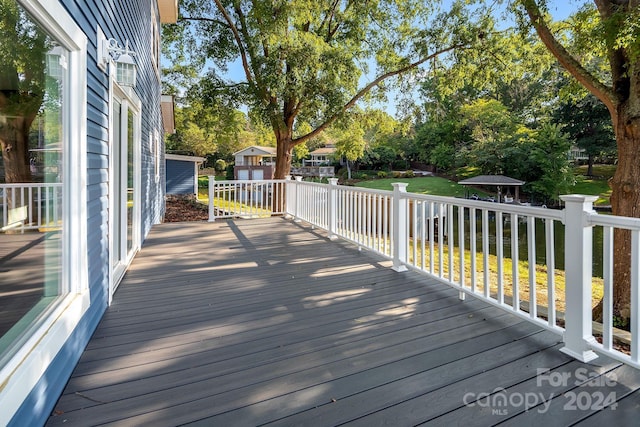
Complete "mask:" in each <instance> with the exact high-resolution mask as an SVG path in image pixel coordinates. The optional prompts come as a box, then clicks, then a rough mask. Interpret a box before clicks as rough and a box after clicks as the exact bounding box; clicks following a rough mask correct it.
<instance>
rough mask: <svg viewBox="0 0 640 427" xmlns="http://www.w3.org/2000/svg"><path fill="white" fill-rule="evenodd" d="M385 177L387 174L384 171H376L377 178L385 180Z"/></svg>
mask: <svg viewBox="0 0 640 427" xmlns="http://www.w3.org/2000/svg"><path fill="white" fill-rule="evenodd" d="M386 177H387V173H386V172H385V171H378V178H381V179H383V178H386Z"/></svg>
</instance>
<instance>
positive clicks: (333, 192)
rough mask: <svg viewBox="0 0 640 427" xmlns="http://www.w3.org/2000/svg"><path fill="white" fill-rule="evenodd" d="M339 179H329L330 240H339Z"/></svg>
mask: <svg viewBox="0 0 640 427" xmlns="http://www.w3.org/2000/svg"><path fill="white" fill-rule="evenodd" d="M337 185H338V178H329V194H328V195H327V198H328V199H329V200H328V202H329V203H328V209H329V239H332V240H333V239H337V238H338V235H337V234H336V229H337V220H338V191H337V188H336V186H337Z"/></svg>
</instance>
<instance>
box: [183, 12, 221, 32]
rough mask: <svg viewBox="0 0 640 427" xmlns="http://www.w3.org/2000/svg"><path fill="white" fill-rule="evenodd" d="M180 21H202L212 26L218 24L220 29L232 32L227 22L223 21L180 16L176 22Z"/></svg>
mask: <svg viewBox="0 0 640 427" xmlns="http://www.w3.org/2000/svg"><path fill="white" fill-rule="evenodd" d="M180 21H203V22H211V23H212V24H218V25H220V26H222V27H225V28H228V29H230V30H232V31H233V29H232V28H231V27H230V26H229V24H228V23H227V22H224V21H220V20H219V19H213V18H198V17H195V16H181V17H180V18H179V19H178V22H180Z"/></svg>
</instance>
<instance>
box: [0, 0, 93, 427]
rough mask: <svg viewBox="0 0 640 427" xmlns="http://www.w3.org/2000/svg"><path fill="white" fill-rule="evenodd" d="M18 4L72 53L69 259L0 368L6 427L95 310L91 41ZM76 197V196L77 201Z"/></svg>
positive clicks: (63, 21) (67, 20) (0, 415)
mask: <svg viewBox="0 0 640 427" xmlns="http://www.w3.org/2000/svg"><path fill="white" fill-rule="evenodd" d="M18 3H19V4H20V5H21V6H22V7H23V8H24V9H25V10H26V11H27V12H29V14H30V15H31V17H32V18H33V19H34V20H35V21H37V22H38V24H39V25H40V26H41V27H42V28H44V29H45V30H46V31H47V32H48V33H49V34H50V35H51V36H52V37H53V38H54V39H56V41H58V42H59V43H60V45H61V46H63V47H64V48H65V49H66V50H67V51H68V53H69V54H68V58H67V59H68V73H69V74H68V84H67V85H66V87H65V88H64V95H63V96H64V102H65V108H66V114H65V115H64V148H63V174H64V175H63V176H64V180H63V186H64V187H63V188H64V190H63V203H64V208H63V209H64V211H63V212H64V214H63V239H62V244H63V253H65V254H66V256H65V257H64V258H63V260H62V286H61V288H62V289H61V296H60V297H59V298H58V300H57V301H56V302H55V303H53V304H52V305H51V306H50V307H49V308H48V310H47V312H46V313H45V314H44V315H43V316H41V320H40V321H39V322H38V323H37V324H35V325H34V326H33V327H32V328H31V330H30V331H29V333H30V335H29V336H28V337H27V338H26V339H25V341H24V342H23V343H22V345H21V346H20V348H18V349H17V350H16V351H15V352H14V353H13V355H12V356H11V359H9V360H8V361H7V362H6V363H5V364H4V365H2V366H1V367H0V384H3V387H2V389H0V408H2V410H1V411H0V425H6V424H8V423H9V421H10V420H11V419H12V417H13V416H14V415H15V413H16V411H17V410H18V409H19V408H20V406H21V405H22V403H23V402H24V400H25V399H26V398H27V397H28V396H29V394H30V393H31V392H32V391H33V390H34V388H35V386H36V384H37V383H38V381H39V380H40V379H41V378H42V375H43V374H44V373H45V371H46V370H47V369H48V368H49V365H50V363H51V361H53V360H54V358H55V357H56V355H57V354H58V352H59V351H60V350H61V349H62V347H63V346H64V345H65V344H66V343H67V341H68V339H69V337H70V336H71V334H72V333H73V331H74V329H75V328H76V326H77V325H78V324H79V323H80V320H81V319H82V317H83V315H84V314H85V313H86V311H87V309H88V308H89V304H90V298H89V288H88V275H87V272H88V267H87V237H86V236H87V208H86V207H87V192H86V186H87V185H86V183H87V179H86V173H87V155H86V153H87V127H86V126H87V37H86V35H85V34H84V33H83V32H82V30H81V29H80V27H79V26H78V25H77V24H76V23H75V21H74V20H73V19H72V17H71V16H70V15H69V14H68V12H67V11H66V10H65V9H64V7H63V6H62V5H61V4H60V3H59V2H57V1H49V0H18ZM72 195H73V196H72Z"/></svg>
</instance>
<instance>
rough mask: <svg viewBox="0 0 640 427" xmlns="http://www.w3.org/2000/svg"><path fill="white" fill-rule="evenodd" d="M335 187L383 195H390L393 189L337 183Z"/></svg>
mask: <svg viewBox="0 0 640 427" xmlns="http://www.w3.org/2000/svg"><path fill="white" fill-rule="evenodd" d="M336 188H338V189H339V190H342V191H353V192H358V193H367V194H380V195H383V196H392V195H393V191H389V190H376V189H374V188H364V187H352V186H349V185H339V186H337V187H336Z"/></svg>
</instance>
